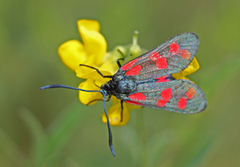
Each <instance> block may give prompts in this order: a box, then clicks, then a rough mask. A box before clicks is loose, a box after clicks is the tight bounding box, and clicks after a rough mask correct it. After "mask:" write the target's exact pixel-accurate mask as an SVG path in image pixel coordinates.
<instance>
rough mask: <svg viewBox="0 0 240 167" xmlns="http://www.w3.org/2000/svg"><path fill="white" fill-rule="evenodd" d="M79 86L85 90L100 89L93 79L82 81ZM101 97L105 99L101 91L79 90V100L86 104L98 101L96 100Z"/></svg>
mask: <svg viewBox="0 0 240 167" xmlns="http://www.w3.org/2000/svg"><path fill="white" fill-rule="evenodd" d="M78 87H79V88H80V89H85V90H100V88H98V87H97V86H96V85H95V84H94V82H93V80H91V79H88V80H86V81H85V82H82V83H81V84H80V85H79V86H78ZM99 99H103V97H102V94H101V93H99V92H83V91H79V100H80V101H81V102H82V103H83V104H85V105H92V104H94V103H96V102H97V101H95V100H99Z"/></svg>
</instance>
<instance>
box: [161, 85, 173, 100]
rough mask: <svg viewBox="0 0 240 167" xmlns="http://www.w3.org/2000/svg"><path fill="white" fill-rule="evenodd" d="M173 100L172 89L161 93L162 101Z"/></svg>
mask: <svg viewBox="0 0 240 167" xmlns="http://www.w3.org/2000/svg"><path fill="white" fill-rule="evenodd" d="M171 98H172V89H171V88H167V89H164V90H163V91H162V92H161V99H162V100H166V101H169V100H170V99H171Z"/></svg>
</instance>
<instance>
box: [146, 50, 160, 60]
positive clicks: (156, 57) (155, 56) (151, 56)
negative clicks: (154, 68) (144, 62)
mask: <svg viewBox="0 0 240 167" xmlns="http://www.w3.org/2000/svg"><path fill="white" fill-rule="evenodd" d="M161 57H162V56H161V55H160V54H159V53H157V52H152V53H151V54H150V56H149V58H150V59H151V60H152V61H155V60H157V59H159V58H161Z"/></svg>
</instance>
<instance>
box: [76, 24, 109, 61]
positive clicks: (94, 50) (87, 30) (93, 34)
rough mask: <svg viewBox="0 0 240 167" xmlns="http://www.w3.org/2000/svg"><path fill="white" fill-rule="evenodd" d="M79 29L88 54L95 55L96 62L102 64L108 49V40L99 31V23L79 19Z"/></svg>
mask: <svg viewBox="0 0 240 167" xmlns="http://www.w3.org/2000/svg"><path fill="white" fill-rule="evenodd" d="M78 29H79V32H80V35H81V38H82V40H83V43H84V47H85V49H86V52H87V55H94V56H95V64H96V65H99V64H101V63H102V62H103V57H104V55H105V53H106V51H107V42H106V40H105V38H104V37H103V36H102V34H100V33H99V29H100V25H99V23H98V22H97V21H94V20H79V21H78Z"/></svg>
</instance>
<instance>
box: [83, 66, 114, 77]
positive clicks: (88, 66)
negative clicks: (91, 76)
mask: <svg viewBox="0 0 240 167" xmlns="http://www.w3.org/2000/svg"><path fill="white" fill-rule="evenodd" d="M79 66H84V67H88V68H91V69H94V70H96V71H97V73H98V74H99V75H101V76H102V77H103V78H113V76H112V75H103V74H102V73H101V72H100V71H99V70H98V69H97V68H95V67H92V66H88V65H86V64H79Z"/></svg>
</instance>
